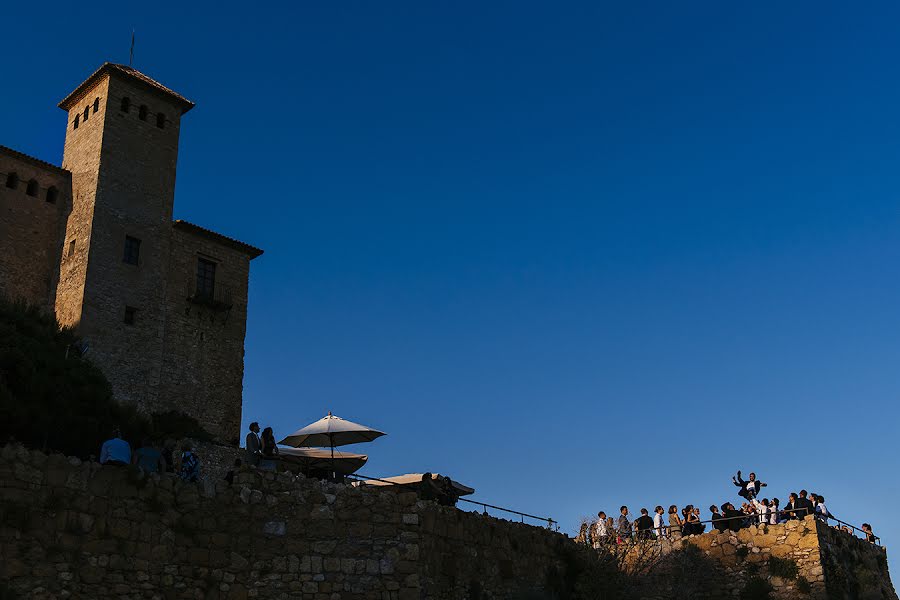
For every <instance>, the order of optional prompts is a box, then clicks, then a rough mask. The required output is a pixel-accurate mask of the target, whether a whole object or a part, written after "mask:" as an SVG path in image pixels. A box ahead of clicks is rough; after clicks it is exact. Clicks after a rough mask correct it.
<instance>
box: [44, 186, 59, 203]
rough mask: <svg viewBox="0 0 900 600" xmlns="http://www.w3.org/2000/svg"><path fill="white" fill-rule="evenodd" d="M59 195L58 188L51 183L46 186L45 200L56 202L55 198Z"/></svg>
mask: <svg viewBox="0 0 900 600" xmlns="http://www.w3.org/2000/svg"><path fill="white" fill-rule="evenodd" d="M58 196H59V190H57V189H56V188H55V187H53V186H52V185H51V186H50V187H49V188H47V202H49V203H50V204H56V198H57V197H58Z"/></svg>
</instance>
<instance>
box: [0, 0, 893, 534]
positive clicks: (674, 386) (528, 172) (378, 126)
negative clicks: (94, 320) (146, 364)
mask: <svg viewBox="0 0 900 600" xmlns="http://www.w3.org/2000/svg"><path fill="white" fill-rule="evenodd" d="M52 4H53V3H50V4H48V5H47V6H46V7H44V8H42V11H41V13H42V14H41V16H40V18H36V17H35V15H34V14H33V13H31V12H30V8H29V7H26V6H24V5H22V4H18V5H16V4H14V5H12V6H9V7H6V8H5V11H6V12H5V15H6V16H7V17H9V21H7V23H14V24H15V26H13V27H10V26H9V25H7V26H6V27H4V37H3V38H2V40H0V48H2V50H3V53H4V55H7V56H9V55H17V56H20V57H22V59H21V60H11V61H7V62H6V64H5V67H4V81H5V82H6V86H5V88H4V93H3V95H2V99H0V108H2V110H0V143H2V144H5V145H8V146H12V147H13V148H16V149H18V150H20V151H23V152H27V153H29V154H33V155H35V156H38V157H40V158H43V159H46V160H49V161H53V162H56V163H59V161H60V160H61V155H62V143H63V135H64V127H65V116H64V113H63V112H62V111H60V110H59V109H57V108H56V107H55V104H56V102H57V101H58V100H59V99H60V98H62V97H63V96H65V95H66V94H67V93H68V92H69V91H70V90H71V89H72V88H73V87H74V86H75V85H77V84H78V83H79V82H80V81H81V80H83V79H84V78H85V77H86V76H87V75H88V74H89V73H91V72H92V71H93V70H94V69H95V68H96V67H97V66H99V65H100V64H101V63H102V62H103V61H105V60H111V61H118V62H127V59H128V45H129V38H130V34H131V29H132V27H134V28H135V29H136V31H137V33H136V36H137V45H136V53H135V66H136V67H137V68H139V69H141V70H143V71H145V72H146V73H147V74H149V75H151V76H152V77H155V78H157V79H159V80H160V81H162V82H163V83H165V84H166V85H168V86H170V87H172V88H173V89H175V90H177V91H179V92H181V93H183V94H185V95H186V96H188V97H189V98H192V99H193V100H195V101H196V102H197V108H196V109H194V110H193V111H192V112H191V113H189V114H188V115H187V116H186V117H185V120H184V121H183V124H182V138H181V154H180V157H179V172H178V189H177V196H176V205H175V212H176V217H177V218H183V219H187V220H190V221H193V222H196V223H199V224H202V225H204V226H207V227H210V228H213V229H215V230H217V231H220V232H222V233H225V234H227V235H231V236H234V237H237V238H239V239H242V240H245V241H247V242H249V243H252V244H255V245H258V246H261V247H262V248H264V249H265V250H266V254H265V255H264V256H263V257H261V258H260V259H258V260H257V261H254V263H253V268H252V275H251V298H250V307H249V319H248V335H247V341H246V371H245V376H244V382H245V390H244V397H245V410H244V419H245V423H247V422H249V421H251V420H258V421H260V422H262V423H264V424H270V425H272V426H274V427H275V429H276V433H277V434H286V433H289V432H290V431H292V430H293V429H295V428H298V427H300V426H302V425H304V424H306V423H308V422H311V421H314V420H316V419H318V418H319V417H321V416H322V415H323V414H324V413H325V412H326V411H328V410H332V411H334V413H335V414H338V415H341V416H344V417H347V418H350V419H352V420H356V421H359V422H362V423H366V424H369V425H372V426H374V427H377V428H380V429H383V430H385V431H387V432H389V434H390V435H388V436H387V437H385V438H382V439H380V440H378V441H376V442H374V443H373V444H371V445H368V446H364V447H361V448H360V450H362V451H365V452H367V453H368V454H369V455H370V460H369V464H368V465H367V467H366V469H365V472H366V473H368V474H370V475H375V476H383V475H392V474H398V473H404V472H417V471H425V470H430V471H436V472H442V473H447V474H449V475H451V476H453V477H454V478H457V479H459V480H461V481H463V482H465V483H468V484H470V485H472V486H474V487H476V488H477V490H478V493H477V496H478V497H479V498H482V499H484V500H485V501H487V502H491V503H495V504H500V505H505V506H511V507H514V508H518V509H521V510H524V511H527V512H533V513H538V514H549V515H552V516H553V517H554V518H556V519H558V520H560V521H562V523H563V525H564V526H565V527H566V528H568V529H571V528H574V527H575V523H576V521H577V518H578V517H579V516H581V515H584V514H591V513H596V512H597V510H600V509H605V510H607V511H610V510H615V509H616V508H617V507H618V506H619V505H620V504H623V503H626V504H629V505H630V506H631V507H632V509H633V510H636V509H638V508H640V507H641V506H646V507H648V508H650V509H652V508H653V506H655V505H656V504H664V505H668V504H670V503H676V504H679V505H683V504H685V503H688V502H690V503H693V504H699V505H701V506H703V507H706V506H708V505H709V504H710V503H711V502H716V503H721V502H722V501H724V500H728V499H735V498H737V497H736V496H735V495H734V491H735V488H733V487H732V486H731V484H730V483H729V477H730V475H731V474H732V473H733V472H734V471H735V470H736V469H738V468H741V469H743V470H744V471H745V472H748V471H751V470H755V471H756V472H757V473H759V475H760V477H761V479H763V480H764V481H768V482H769V488H768V492H769V495H770V496H772V495H777V496H779V497H780V498H782V499H785V498H786V497H787V494H788V492H789V491H790V490H797V489H799V488H801V487H805V488H806V489H809V490H811V491H816V492H819V493H822V494H824V495H825V496H826V497H827V499H828V504H829V506H830V508H831V510H832V512H834V513H835V514H836V515H838V516H839V517H842V518H845V519H846V520H849V521H852V522H854V523H857V524H858V523H861V522H862V521H865V520H868V521H870V522H871V523H872V524H873V526H874V527H875V530H876V533H879V534H880V535H881V536H882V537H883V538H884V540H885V542H886V543H887V544H888V545H891V544H892V543H893V542H894V541H895V540H900V522H898V521H897V520H896V519H894V518H890V517H889V515H890V513H889V512H887V511H886V510H885V509H886V507H887V506H890V505H891V504H892V503H893V502H894V500H895V499H896V498H897V496H898V483H897V478H896V476H895V473H896V471H897V467H898V459H897V432H898V429H897V418H898V408H897V398H898V394H900V371H898V368H897V365H898V361H900V336H898V332H900V314H898V309H897V307H898V306H900V279H898V268H897V265H898V264H900V239H898V235H897V233H898V231H900V210H898V197H900V171H898V168H897V166H898V162H900V119H898V107H900V84H898V83H897V78H896V77H895V75H894V73H895V71H896V59H897V56H898V55H900V38H898V37H897V35H896V27H895V24H896V23H897V21H898V18H900V6H898V5H896V4H892V3H886V2H885V3H869V4H867V5H865V6H864V7H861V6H855V7H852V8H851V7H849V6H847V5H845V4H837V3H834V4H831V3H821V2H817V3H791V6H774V5H760V6H749V5H734V4H729V3H719V2H709V3H693V4H683V3H682V4H678V5H677V6H676V5H671V6H667V5H661V3H650V2H630V3H621V4H622V5H620V6H616V5H607V4H603V3H595V2H590V3H581V4H578V3H574V4H559V3H556V4H554V5H552V6H551V5H550V4H544V3H532V2H521V1H520V2H492V3H483V2H482V3H476V2H455V3H437V2H427V3H423V2H407V3H400V2H397V3H373V2H340V3H337V2H333V3H309V2H300V3H295V4H293V5H291V6H284V7H281V8H273V9H270V8H267V7H263V6H262V5H260V6H259V7H251V6H249V5H246V4H228V3H216V4H214V5H213V4H209V3H202V2H198V3H191V4H190V5H184V6H178V7H176V6H175V5H174V4H173V5H168V4H163V5H159V6H154V7H148V6H146V5H138V4H122V3H116V4H110V5H109V6H104V5H103V3H94V4H90V5H84V6H83V7H78V8H73V7H72V6H71V5H63V4H60V5H59V6H58V7H55V8H54V7H53V6H51V5H52ZM42 6H44V5H42ZM26 9H28V10H26ZM704 514H705V513H704Z"/></svg>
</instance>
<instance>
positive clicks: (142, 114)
mask: <svg viewBox="0 0 900 600" xmlns="http://www.w3.org/2000/svg"><path fill="white" fill-rule="evenodd" d="M138 119H140V120H141V121H146V120H147V105H146V104H141V108H140V109H138Z"/></svg>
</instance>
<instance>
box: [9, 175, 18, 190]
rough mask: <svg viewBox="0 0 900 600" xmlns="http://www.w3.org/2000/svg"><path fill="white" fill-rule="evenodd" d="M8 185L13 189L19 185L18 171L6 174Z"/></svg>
mask: <svg viewBox="0 0 900 600" xmlns="http://www.w3.org/2000/svg"><path fill="white" fill-rule="evenodd" d="M6 187H8V188H9V189H11V190H14V189H16V188H17V187H19V176H18V175H17V174H16V173H10V174H9V175H7V176H6Z"/></svg>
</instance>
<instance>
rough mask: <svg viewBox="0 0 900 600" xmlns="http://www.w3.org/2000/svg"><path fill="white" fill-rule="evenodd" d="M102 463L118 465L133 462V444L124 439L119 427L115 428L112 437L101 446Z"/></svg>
mask: <svg viewBox="0 0 900 600" xmlns="http://www.w3.org/2000/svg"><path fill="white" fill-rule="evenodd" d="M100 464H101V465H113V466H117V467H121V466H127V465H130V464H131V446H130V445H129V444H128V442H126V441H125V440H123V439H122V432H121V431H119V429H118V428H116V429H114V430H113V434H112V437H111V438H110V439H108V440H106V441H105V442H103V445H102V446H101V447H100Z"/></svg>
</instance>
